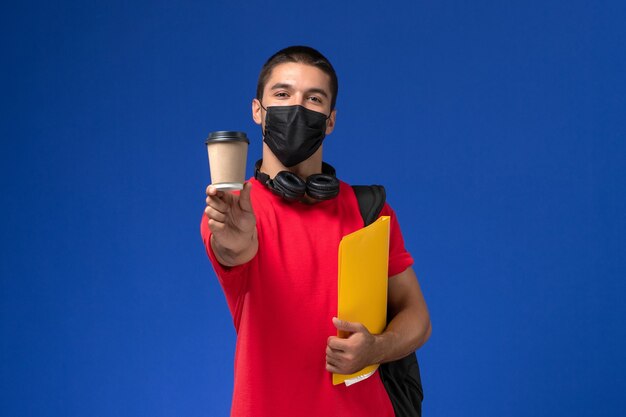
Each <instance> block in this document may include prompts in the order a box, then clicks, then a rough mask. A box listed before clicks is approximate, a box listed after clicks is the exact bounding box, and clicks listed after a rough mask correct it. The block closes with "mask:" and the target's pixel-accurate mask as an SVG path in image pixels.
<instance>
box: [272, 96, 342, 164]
mask: <svg viewBox="0 0 626 417" xmlns="http://www.w3.org/2000/svg"><path fill="white" fill-rule="evenodd" d="M261 107H262V108H263V110H265V111H266V112H267V116H265V132H264V133H263V140H264V141H265V143H267V146H269V148H270V150H271V151H272V152H273V153H274V155H276V157H277V158H278V160H279V161H280V162H281V163H282V164H283V165H284V166H286V167H288V168H289V167H292V166H295V165H298V164H299V163H300V162H302V161H304V160H306V159H308V158H309V157H310V156H311V155H313V154H314V153H315V151H317V150H318V149H319V147H320V146H321V145H322V141H323V140H324V137H325V136H326V121H327V120H328V118H329V117H330V116H328V117H327V116H326V115H325V114H324V113H320V112H316V111H313V110H309V109H307V108H306V107H302V106H299V105H295V106H271V107H269V108H267V109H266V108H265V107H263V105H261Z"/></svg>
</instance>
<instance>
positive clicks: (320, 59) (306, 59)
mask: <svg viewBox="0 0 626 417" xmlns="http://www.w3.org/2000/svg"><path fill="white" fill-rule="evenodd" d="M285 62H299V63H302V64H307V65H311V66H314V67H316V68H319V69H320V70H322V71H323V72H324V73H325V74H327V75H328V76H329V77H330V90H331V91H330V93H331V94H332V99H331V102H330V109H331V110H333V109H334V108H335V104H336V103H337V92H338V91H339V83H338V81H337V73H336V72H335V69H334V68H333V66H332V65H331V63H330V61H329V60H328V59H327V58H326V57H325V56H324V55H322V54H321V53H320V52H319V51H317V50H315V49H313V48H311V47H309V46H289V47H287V48H284V49H281V50H280V51H278V52H276V53H275V54H274V55H272V56H271V57H270V58H269V59H268V60H267V62H265V64H264V65H263V68H261V73H260V74H259V81H258V82H257V85H256V98H257V99H258V100H259V101H260V100H261V99H263V89H264V88H265V84H267V80H268V79H269V78H270V75H271V74H272V70H273V69H274V67H276V66H277V65H279V64H284V63H285Z"/></svg>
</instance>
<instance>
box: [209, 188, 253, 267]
mask: <svg viewBox="0 0 626 417" xmlns="http://www.w3.org/2000/svg"><path fill="white" fill-rule="evenodd" d="M251 188H252V184H250V183H249V182H247V183H246V184H244V188H243V190H242V191H241V193H240V194H239V195H236V194H233V193H230V192H224V191H218V190H217V189H216V188H215V187H213V186H211V185H209V186H208V187H207V189H206V195H207V197H206V208H205V209H204V212H205V213H206V215H207V218H208V221H209V229H210V230H211V247H212V248H213V252H214V253H215V256H216V257H217V260H218V261H219V262H220V263H221V264H222V265H224V266H235V265H241V264H244V263H246V262H248V261H249V260H251V259H252V258H254V256H255V255H256V252H257V250H258V246H259V245H258V239H257V231H256V217H255V216H254V211H253V210H252V203H251V201H250V190H251Z"/></svg>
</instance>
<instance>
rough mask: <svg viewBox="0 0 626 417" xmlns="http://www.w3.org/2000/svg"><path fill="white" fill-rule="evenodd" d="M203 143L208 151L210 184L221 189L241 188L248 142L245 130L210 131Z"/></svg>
mask: <svg viewBox="0 0 626 417" xmlns="http://www.w3.org/2000/svg"><path fill="white" fill-rule="evenodd" d="M204 143H205V144H206V147H207V151H208V153H209V168H210V170H211V185H212V186H214V187H215V188H217V189H218V190H222V191H230V190H241V189H243V183H244V181H245V179H246V158H247V156H248V144H249V143H250V141H249V140H248V137H247V136H246V134H245V132H233V131H226V130H220V131H217V132H211V133H210V134H209V137H208V138H207V139H206V141H205V142H204Z"/></svg>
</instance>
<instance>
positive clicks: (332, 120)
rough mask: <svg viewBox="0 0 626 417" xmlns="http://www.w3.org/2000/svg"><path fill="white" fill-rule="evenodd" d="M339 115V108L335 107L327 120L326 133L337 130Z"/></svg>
mask: <svg viewBox="0 0 626 417" xmlns="http://www.w3.org/2000/svg"><path fill="white" fill-rule="evenodd" d="M336 117H337V110H336V109H334V110H333V111H331V112H330V117H329V118H328V120H327V121H326V134H327V135H330V134H331V133H332V132H333V130H335V118H336Z"/></svg>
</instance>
